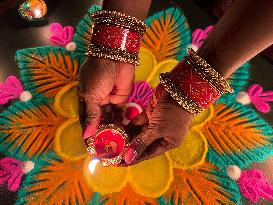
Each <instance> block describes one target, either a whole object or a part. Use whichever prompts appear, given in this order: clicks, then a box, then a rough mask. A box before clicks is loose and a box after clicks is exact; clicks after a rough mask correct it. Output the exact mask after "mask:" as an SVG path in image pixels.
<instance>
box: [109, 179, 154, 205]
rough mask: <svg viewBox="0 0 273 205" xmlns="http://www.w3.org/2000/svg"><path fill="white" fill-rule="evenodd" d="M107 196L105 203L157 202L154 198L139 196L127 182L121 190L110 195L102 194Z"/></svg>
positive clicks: (136, 203) (135, 203) (133, 204)
mask: <svg viewBox="0 0 273 205" xmlns="http://www.w3.org/2000/svg"><path fill="white" fill-rule="evenodd" d="M104 197H105V198H108V200H107V201H106V203H105V205H113V204H130V205H141V204H157V202H156V199H155V198H150V197H145V196H140V195H138V194H136V193H135V192H134V191H133V190H132V188H131V186H130V185H129V184H127V185H126V186H125V187H124V188H123V189H122V191H121V192H119V193H114V194H111V195H106V196H104Z"/></svg>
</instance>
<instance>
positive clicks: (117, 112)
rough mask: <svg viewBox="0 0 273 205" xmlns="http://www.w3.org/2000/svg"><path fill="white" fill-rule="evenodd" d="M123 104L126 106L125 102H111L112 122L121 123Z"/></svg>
mask: <svg viewBox="0 0 273 205" xmlns="http://www.w3.org/2000/svg"><path fill="white" fill-rule="evenodd" d="M125 106H126V102H121V103H118V104H112V110H113V121H114V122H118V123H122V121H123V113H124V110H125Z"/></svg>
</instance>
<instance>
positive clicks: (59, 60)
mask: <svg viewBox="0 0 273 205" xmlns="http://www.w3.org/2000/svg"><path fill="white" fill-rule="evenodd" d="M16 59H17V61H18V65H19V68H20V72H21V79H22V81H23V84H24V86H25V87H26V89H27V90H28V91H30V92H31V93H37V92H38V93H42V94H44V95H45V96H46V97H49V98H52V97H54V96H55V95H56V94H57V93H58V91H59V90H60V89H61V88H62V87H63V86H65V85H67V84H68V83H71V82H74V81H76V80H77V78H78V67H79V65H78V59H77V57H76V55H75V54H73V53H69V52H68V51H66V50H64V49H63V48H57V47H41V48H33V49H23V50H19V51H17V53H16Z"/></svg>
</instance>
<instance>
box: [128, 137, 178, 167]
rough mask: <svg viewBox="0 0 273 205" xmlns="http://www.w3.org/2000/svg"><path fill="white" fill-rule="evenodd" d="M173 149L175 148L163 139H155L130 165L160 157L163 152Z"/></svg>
mask: <svg viewBox="0 0 273 205" xmlns="http://www.w3.org/2000/svg"><path fill="white" fill-rule="evenodd" d="M174 147H175V146H174V145H173V144H171V143H169V142H168V141H167V140H166V139H164V138H160V139H157V140H155V141H154V142H153V143H152V144H151V145H150V146H149V147H147V149H146V150H145V152H143V153H142V154H141V155H140V156H139V157H138V158H137V159H135V161H134V162H133V163H132V164H131V165H134V164H138V163H140V162H142V161H144V160H148V159H152V158H154V157H157V156H160V155H162V154H164V153H165V152H167V151H169V150H171V149H173V148H174Z"/></svg>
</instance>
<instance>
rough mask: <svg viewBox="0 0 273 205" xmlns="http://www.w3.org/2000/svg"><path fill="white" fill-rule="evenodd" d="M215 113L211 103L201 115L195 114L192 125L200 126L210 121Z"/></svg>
mask: <svg viewBox="0 0 273 205" xmlns="http://www.w3.org/2000/svg"><path fill="white" fill-rule="evenodd" d="M213 115H214V109H213V105H210V106H209V108H208V109H206V110H204V111H203V112H201V114H200V115H197V116H194V118H193V119H192V123H191V127H192V128H197V127H198V128H199V127H202V126H203V125H204V124H205V123H206V122H208V121H209V120H210V119H211V118H212V117H213Z"/></svg>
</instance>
